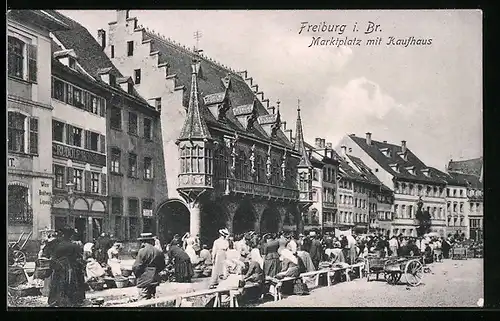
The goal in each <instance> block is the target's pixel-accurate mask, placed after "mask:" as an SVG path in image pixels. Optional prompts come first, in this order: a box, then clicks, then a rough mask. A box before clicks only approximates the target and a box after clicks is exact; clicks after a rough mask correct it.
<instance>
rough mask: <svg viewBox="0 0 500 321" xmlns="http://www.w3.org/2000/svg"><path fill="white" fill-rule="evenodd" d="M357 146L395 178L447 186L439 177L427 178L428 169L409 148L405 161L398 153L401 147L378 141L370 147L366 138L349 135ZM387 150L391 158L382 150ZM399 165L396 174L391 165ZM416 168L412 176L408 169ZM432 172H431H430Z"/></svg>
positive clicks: (372, 141) (373, 142)
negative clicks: (426, 171) (426, 170)
mask: <svg viewBox="0 0 500 321" xmlns="http://www.w3.org/2000/svg"><path fill="white" fill-rule="evenodd" d="M349 138H351V139H352V140H353V141H354V142H355V143H356V144H358V146H359V147H361V149H363V150H364V151H365V152H366V153H367V154H368V155H369V156H370V157H371V158H372V159H373V160H374V161H376V162H377V163H378V164H379V165H380V166H381V167H382V168H383V169H384V170H386V171H387V172H389V173H390V174H392V175H393V176H394V177H397V178H401V179H406V180H411V181H418V182H426V183H434V184H445V183H446V181H444V180H443V179H441V178H439V177H435V176H432V174H431V175H430V177H428V176H426V175H425V174H424V173H423V172H422V170H425V169H427V168H429V167H427V166H426V165H425V164H424V163H423V162H422V161H421V160H420V159H419V158H418V157H417V156H415V154H413V153H412V152H411V150H410V149H409V148H407V149H406V160H404V159H403V158H402V157H401V156H399V154H398V153H400V152H402V149H401V146H397V145H393V144H389V143H385V142H384V143H383V142H379V141H376V140H373V139H372V140H371V144H370V145H368V144H367V143H366V139H365V138H361V137H357V136H355V135H349ZM384 148H387V150H388V151H390V156H389V157H388V156H386V155H384V154H383V153H382V151H381V149H384ZM392 164H397V165H398V166H399V172H396V171H395V170H393V169H392V167H391V166H390V165H392ZM412 166H413V167H414V169H415V174H414V175H413V174H411V173H410V172H409V171H408V170H407V169H406V168H409V167H412ZM429 172H431V171H429Z"/></svg>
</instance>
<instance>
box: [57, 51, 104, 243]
mask: <svg viewBox="0 0 500 321" xmlns="http://www.w3.org/2000/svg"><path fill="white" fill-rule="evenodd" d="M52 47H53V56H54V59H53V60H52V80H51V82H52V107H53V114H52V168H53V173H54V180H53V183H52V193H53V195H54V197H53V199H52V211H51V213H52V224H51V225H52V228H53V229H55V230H59V229H60V228H63V227H64V226H66V225H69V226H72V227H74V228H75V229H76V230H77V233H78V239H80V240H81V241H82V242H88V241H92V240H93V239H94V238H97V237H98V236H99V235H100V234H101V233H102V232H104V231H105V228H104V226H105V222H106V221H107V216H108V215H107V213H106V209H107V208H108V206H107V204H108V200H107V167H106V118H105V113H106V99H105V98H104V97H105V95H106V91H105V89H103V88H101V87H100V86H98V85H97V84H96V83H95V81H92V80H91V79H89V78H88V77H87V76H86V75H84V74H82V73H81V72H79V70H80V66H79V63H78V58H77V57H76V55H75V54H74V51H71V50H64V49H62V48H58V47H57V44H56V43H55V42H54V43H53V45H52ZM56 50H57V51H56Z"/></svg>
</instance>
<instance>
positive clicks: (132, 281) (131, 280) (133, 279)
mask: <svg viewBox="0 0 500 321" xmlns="http://www.w3.org/2000/svg"><path fill="white" fill-rule="evenodd" d="M128 283H129V284H130V285H131V286H135V285H136V284H137V278H136V277H135V276H133V275H131V276H129V277H128Z"/></svg>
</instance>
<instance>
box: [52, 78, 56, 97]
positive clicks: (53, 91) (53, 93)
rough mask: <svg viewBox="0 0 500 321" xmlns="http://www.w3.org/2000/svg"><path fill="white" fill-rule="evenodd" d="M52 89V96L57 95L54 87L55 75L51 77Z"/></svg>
mask: <svg viewBox="0 0 500 321" xmlns="http://www.w3.org/2000/svg"><path fill="white" fill-rule="evenodd" d="M51 83H52V85H51V89H52V98H54V97H55V96H56V95H55V89H54V77H51Z"/></svg>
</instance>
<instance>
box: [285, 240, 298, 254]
mask: <svg viewBox="0 0 500 321" xmlns="http://www.w3.org/2000/svg"><path fill="white" fill-rule="evenodd" d="M286 248H287V249H289V250H290V251H291V252H292V253H294V254H295V253H297V243H296V242H295V241H294V240H290V242H288V244H287V246H286Z"/></svg>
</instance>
